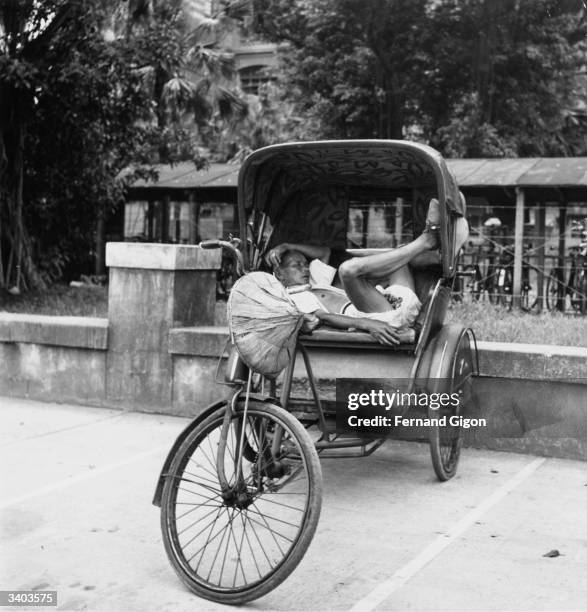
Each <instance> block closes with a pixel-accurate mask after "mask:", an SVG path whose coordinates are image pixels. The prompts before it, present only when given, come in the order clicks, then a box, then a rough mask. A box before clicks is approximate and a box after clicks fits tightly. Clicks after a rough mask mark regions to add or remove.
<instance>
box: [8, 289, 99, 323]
mask: <svg viewBox="0 0 587 612" xmlns="http://www.w3.org/2000/svg"><path fill="white" fill-rule="evenodd" d="M0 311H4V312H17V313H27V314H43V315H55V316H74V317H107V316H108V288H107V287H102V286H99V285H95V286H93V285H88V286H83V287H70V286H68V285H52V286H51V287H49V288H47V289H45V290H43V291H29V292H27V293H23V294H22V295H11V294H10V293H8V292H7V291H0Z"/></svg>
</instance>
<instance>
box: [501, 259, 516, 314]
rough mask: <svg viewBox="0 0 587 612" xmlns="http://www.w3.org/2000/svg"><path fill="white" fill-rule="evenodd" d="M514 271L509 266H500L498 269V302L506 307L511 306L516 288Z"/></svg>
mask: <svg viewBox="0 0 587 612" xmlns="http://www.w3.org/2000/svg"><path fill="white" fill-rule="evenodd" d="M513 284H514V283H513V278H512V271H511V270H510V269H509V268H499V269H498V271H497V303H498V304H499V305H501V306H504V307H505V308H508V309H509V308H511V307H512V302H513V297H514V288H513Z"/></svg>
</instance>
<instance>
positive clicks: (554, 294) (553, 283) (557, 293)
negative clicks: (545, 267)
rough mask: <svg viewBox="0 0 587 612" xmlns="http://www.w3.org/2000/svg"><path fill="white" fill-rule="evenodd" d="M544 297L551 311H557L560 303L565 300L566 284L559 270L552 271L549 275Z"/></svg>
mask: <svg viewBox="0 0 587 612" xmlns="http://www.w3.org/2000/svg"><path fill="white" fill-rule="evenodd" d="M544 297H545V300H546V308H547V309H548V310H550V311H554V310H556V309H557V307H558V304H559V301H562V300H564V284H563V282H562V279H561V275H560V273H559V272H558V271H557V270H551V272H550V274H549V275H548V279H547V281H546V292H545V295H544ZM563 304H564V302H563Z"/></svg>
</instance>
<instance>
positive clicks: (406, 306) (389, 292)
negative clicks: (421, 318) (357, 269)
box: [341, 285, 422, 328]
mask: <svg viewBox="0 0 587 612" xmlns="http://www.w3.org/2000/svg"><path fill="white" fill-rule="evenodd" d="M377 290H378V291H379V292H380V293H381V294H383V295H384V296H385V297H386V298H387V300H388V301H389V303H390V304H391V306H392V309H391V310H385V311H383V312H363V311H361V310H358V309H357V308H355V306H354V305H353V304H352V303H351V302H349V303H348V304H346V305H345V306H344V307H343V309H342V311H341V314H345V315H347V316H349V317H365V318H367V319H376V320H377V321H385V322H386V323H389V324H390V325H393V326H394V327H401V328H406V327H412V326H413V325H414V323H415V322H416V318H417V317H418V314H419V313H420V309H421V308H422V302H420V300H419V299H418V296H417V295H416V294H415V293H414V292H413V291H412V290H411V289H409V288H408V287H404V286H403V285H390V286H389V287H386V288H385V289H383V288H381V287H380V286H377Z"/></svg>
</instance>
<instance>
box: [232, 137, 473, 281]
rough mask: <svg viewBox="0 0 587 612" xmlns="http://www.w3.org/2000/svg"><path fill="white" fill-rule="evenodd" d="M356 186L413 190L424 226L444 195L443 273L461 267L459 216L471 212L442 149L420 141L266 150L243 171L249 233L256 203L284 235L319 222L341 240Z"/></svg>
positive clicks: (243, 215)
mask: <svg viewBox="0 0 587 612" xmlns="http://www.w3.org/2000/svg"><path fill="white" fill-rule="evenodd" d="M356 187H361V188H374V189H398V190H399V189H401V190H409V191H410V192H411V193H412V194H413V202H412V205H413V209H414V210H413V216H414V219H415V220H420V219H421V225H423V220H424V218H425V216H426V210H427V208H428V203H429V201H430V198H431V197H437V198H438V199H439V200H440V203H441V213H442V222H441V256H442V264H443V273H444V275H445V276H447V277H450V276H452V274H454V264H455V261H454V260H455V254H454V249H453V242H454V221H455V219H456V218H457V217H461V216H464V215H465V202H464V199H463V198H461V197H460V193H459V190H458V186H457V183H456V181H455V179H454V177H453V175H452V174H451V173H450V171H449V170H448V168H447V165H446V163H445V161H444V159H443V158H442V156H441V155H440V153H438V151H436V150H434V149H432V148H431V147H428V146H425V145H421V144H417V143H414V142H408V141H403V140H402V141H400V140H397V141H393V140H356V141H352V140H349V141H342V140H338V141H319V142H303V143H288V144H283V145H272V146H270V147H265V148H263V149H258V150H257V151H255V152H254V153H252V154H251V155H250V156H249V157H248V158H247V159H246V160H245V162H244V163H243V165H242V166H241V171H240V174H239V195H238V197H239V216H240V220H241V232H242V233H243V235H245V234H244V232H245V231H246V219H247V218H248V217H249V216H250V214H251V212H252V211H253V210H256V211H259V212H263V213H265V214H266V215H268V217H269V219H270V221H271V223H272V224H273V225H274V226H275V227H276V228H277V229H276V235H280V236H281V235H291V234H292V233H294V234H295V233H296V229H299V227H300V226H301V227H303V228H305V229H306V230H307V229H309V228H313V229H314V230H315V232H319V235H318V238H320V239H321V237H322V234H324V233H325V232H326V231H327V230H328V229H329V228H330V229H331V230H332V236H329V237H327V239H326V240H321V241H322V242H323V243H324V244H327V245H328V246H331V247H335V248H336V247H339V246H340V245H338V242H339V241H340V233H341V228H344V224H343V222H341V221H340V219H343V220H344V219H346V211H347V208H348V198H347V197H344V193H345V190H348V189H350V188H356ZM312 193H315V194H316V197H314V198H313V199H311V195H310V194H312ZM333 196H334V197H333ZM292 209H293V210H292ZM310 209H312V210H310ZM298 211H299V212H298ZM308 221H310V223H308ZM296 223H297V225H296ZM418 225H419V224H418ZM316 228H317V229H316ZM415 229H420V228H415ZM315 240H316V239H315Z"/></svg>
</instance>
